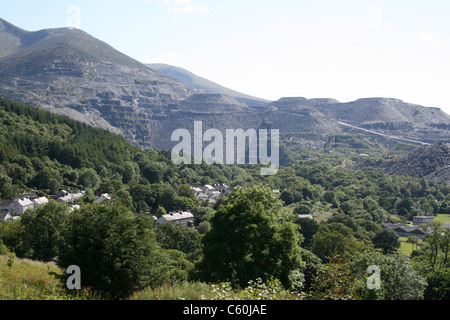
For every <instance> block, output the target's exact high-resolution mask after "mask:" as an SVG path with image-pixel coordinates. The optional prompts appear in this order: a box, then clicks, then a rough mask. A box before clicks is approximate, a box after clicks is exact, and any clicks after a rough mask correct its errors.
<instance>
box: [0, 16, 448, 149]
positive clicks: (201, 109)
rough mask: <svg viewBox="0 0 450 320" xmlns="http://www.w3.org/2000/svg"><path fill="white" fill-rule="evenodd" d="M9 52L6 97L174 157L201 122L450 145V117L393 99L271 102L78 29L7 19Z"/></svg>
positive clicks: (303, 136)
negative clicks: (185, 133) (21, 24)
mask: <svg viewBox="0 0 450 320" xmlns="http://www.w3.org/2000/svg"><path fill="white" fill-rule="evenodd" d="M0 48H1V49H0V95H1V96H4V97H5V98H8V99H10V100H14V101H19V102H23V103H27V104H30V105H33V106H38V107H41V108H44V109H47V110H50V111H52V112H54V113H58V114H62V115H66V116H69V117H71V118H73V119H75V120H79V121H83V122H85V123H88V124H90V125H92V126H94V127H101V128H106V129H108V130H110V131H113V132H116V133H119V134H122V135H123V136H124V137H125V138H126V139H127V140H128V141H130V142H132V143H133V144H135V145H138V146H140V147H152V148H155V149H166V150H170V149H171V148H172V147H173V146H174V145H175V142H173V141H171V134H172V132H173V131H175V130H176V129H181V128H184V129H188V130H190V131H192V130H193V126H194V121H202V126H203V129H204V130H207V129H210V128H215V129H219V130H222V131H223V132H225V130H226V129H245V130H246V129H250V128H252V129H259V128H273V129H279V130H280V133H281V135H282V138H283V139H284V141H286V142H287V143H289V144H291V145H302V146H307V147H311V148H316V149H317V148H319V149H320V148H324V147H325V146H328V145H330V143H329V141H330V137H333V136H334V135H337V134H352V133H358V134H363V135H365V136H367V137H368V139H374V140H376V141H377V143H378V144H379V145H380V146H381V147H382V148H387V149H389V148H391V147H392V145H395V143H397V142H401V143H406V144H410V145H414V146H417V145H419V146H420V145H424V144H434V143H438V142H450V116H449V115H447V114H446V113H444V112H442V111H441V110H440V109H438V108H429V107H423V106H419V105H415V104H410V103H406V102H403V101H401V100H398V99H391V98H365V99H359V100H356V101H352V102H339V101H337V100H335V99H332V98H317V99H306V98H303V97H283V98H280V99H279V100H277V101H272V102H267V101H265V100H262V99H258V98H254V97H250V96H247V95H245V94H241V93H237V92H235V91H232V90H229V89H226V88H223V87H221V86H219V85H217V84H214V83H213V82H211V81H208V80H206V79H203V78H200V77H197V76H195V75H193V74H192V73H189V72H188V71H186V70H183V69H180V68H175V67H171V66H167V65H165V66H164V65H151V66H152V67H153V68H154V69H159V71H160V72H158V71H156V70H154V69H152V68H150V67H149V66H148V65H145V64H143V63H141V62H139V61H136V60H134V59H132V58H130V57H128V56H126V55H125V54H123V53H121V52H119V51H117V50H116V49H114V48H113V47H111V46H109V45H108V44H106V43H104V42H102V41H101V40H99V39H96V38H94V37H92V36H90V35H89V34H87V33H86V32H84V31H81V30H77V29H69V28H58V29H44V30H39V31H26V30H23V29H20V28H18V27H16V26H14V25H12V24H10V23H9V22H6V21H5V20H1V19H0ZM169 71H170V72H171V73H170V72H169ZM161 72H166V73H168V74H171V76H168V75H165V74H162V73H161ZM175 78H178V79H175ZM180 80H181V81H180ZM341 145H342V144H341Z"/></svg>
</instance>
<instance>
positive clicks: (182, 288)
mask: <svg viewBox="0 0 450 320" xmlns="http://www.w3.org/2000/svg"><path fill="white" fill-rule="evenodd" d="M213 297H214V293H213V288H212V287H211V286H210V285H208V284H205V283H201V282H188V281H183V282H176V283H167V284H165V285H163V286H161V287H159V288H155V289H151V288H147V289H144V290H142V291H138V292H135V293H134V294H133V295H132V296H131V297H130V300H205V299H206V300H210V299H212V298H213Z"/></svg>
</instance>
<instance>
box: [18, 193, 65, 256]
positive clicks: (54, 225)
mask: <svg viewBox="0 0 450 320" xmlns="http://www.w3.org/2000/svg"><path fill="white" fill-rule="evenodd" d="M68 212H69V207H68V206H67V205H66V204H65V203H62V202H56V201H53V200H51V201H50V202H49V203H48V204H46V205H43V206H39V207H38V208H36V209H33V210H27V211H26V212H25V213H24V214H22V215H21V218H20V224H21V225H22V226H23V236H24V244H23V247H25V248H27V249H28V250H29V252H28V253H27V254H26V256H27V257H29V258H31V259H34V260H40V261H50V260H52V259H53V258H54V257H55V256H56V255H57V244H58V242H59V241H61V235H60V231H61V230H62V229H63V228H64V224H65V222H66V220H67V217H68Z"/></svg>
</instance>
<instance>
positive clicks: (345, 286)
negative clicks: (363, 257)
mask: <svg viewBox="0 0 450 320" xmlns="http://www.w3.org/2000/svg"><path fill="white" fill-rule="evenodd" d="M311 298H312V299H313V300H354V299H359V297H358V295H357V282H356V280H355V278H354V276H353V275H352V273H351V272H349V270H348V269H347V267H346V265H345V263H344V262H343V260H342V258H340V257H339V256H335V257H332V258H331V259H330V261H329V262H328V263H326V264H324V265H322V266H321V267H320V268H319V270H318V272H317V275H316V276H315V277H314V278H313V281H312V284H311Z"/></svg>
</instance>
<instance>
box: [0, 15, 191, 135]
mask: <svg viewBox="0 0 450 320" xmlns="http://www.w3.org/2000/svg"><path fill="white" fill-rule="evenodd" d="M0 48H6V49H4V50H2V55H3V56H2V57H1V58H0V88H1V93H2V94H3V95H4V96H5V97H7V98H9V99H12V100H17V101H21V102H25V103H28V104H31V105H35V106H40V107H42V108H45V109H48V110H51V111H53V112H56V113H59V114H65V115H68V116H70V117H72V118H75V119H77V120H81V121H84V122H87V123H89V124H92V125H94V126H99V127H103V128H109V129H111V130H113V131H117V132H121V133H123V134H124V135H125V136H126V137H127V139H129V140H130V141H132V142H138V141H139V140H140V139H141V140H145V139H146V137H145V135H146V131H147V128H146V126H147V123H146V120H147V119H148V118H149V117H151V116H152V115H153V114H158V113H160V112H161V111H162V109H163V108H167V106H168V105H171V104H175V103H177V101H179V100H181V99H184V98H187V97H189V96H190V95H192V94H194V93H197V92H198V90H197V89H195V88H193V87H189V86H187V85H186V84H184V83H182V82H180V81H177V80H175V79H172V78H169V77H167V76H165V75H162V74H160V73H157V72H155V71H153V70H151V69H149V68H148V67H146V66H145V65H143V64H141V63H140V62H138V61H136V60H134V59H132V58H130V57H128V56H126V55H124V54H122V53H120V52H118V51H117V50H115V49H114V48H112V47H110V46H109V45H107V44H106V43H104V42H102V41H100V40H98V39H95V38H93V37H91V36H90V35H88V34H87V33H85V32H83V31H81V30H76V29H68V28H61V29H46V30H40V31H36V32H29V31H24V30H22V29H19V28H16V27H14V26H13V25H11V24H9V23H7V22H5V21H4V20H0ZM129 118H132V121H129V120H127V119H129ZM130 120H131V119H130Z"/></svg>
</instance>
